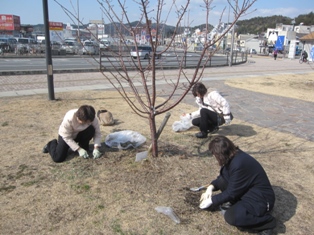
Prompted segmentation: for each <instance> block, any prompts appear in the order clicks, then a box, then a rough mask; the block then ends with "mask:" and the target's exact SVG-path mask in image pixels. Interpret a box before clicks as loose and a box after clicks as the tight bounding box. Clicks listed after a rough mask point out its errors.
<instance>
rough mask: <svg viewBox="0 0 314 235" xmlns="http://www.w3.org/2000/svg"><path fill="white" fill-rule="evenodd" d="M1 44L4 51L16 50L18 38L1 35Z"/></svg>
mask: <svg viewBox="0 0 314 235" xmlns="http://www.w3.org/2000/svg"><path fill="white" fill-rule="evenodd" d="M0 44H1V49H2V51H3V52H14V51H15V49H16V46H17V40H16V39H15V38H13V37H0Z"/></svg>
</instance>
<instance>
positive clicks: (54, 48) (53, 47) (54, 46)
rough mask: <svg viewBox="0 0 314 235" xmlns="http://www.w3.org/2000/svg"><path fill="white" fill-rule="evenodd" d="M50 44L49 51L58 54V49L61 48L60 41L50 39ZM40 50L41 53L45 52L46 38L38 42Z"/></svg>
mask: <svg viewBox="0 0 314 235" xmlns="http://www.w3.org/2000/svg"><path fill="white" fill-rule="evenodd" d="M50 45H51V51H52V54H57V55H59V54H60V50H61V49H62V44H61V42H57V41H50ZM40 52H41V53H45V52H46V40H42V41H41V43H40Z"/></svg>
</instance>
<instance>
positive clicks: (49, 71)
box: [43, 0, 55, 100]
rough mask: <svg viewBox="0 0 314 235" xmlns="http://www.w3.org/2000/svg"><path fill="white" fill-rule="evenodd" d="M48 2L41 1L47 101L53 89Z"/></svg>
mask: <svg viewBox="0 0 314 235" xmlns="http://www.w3.org/2000/svg"><path fill="white" fill-rule="evenodd" d="M47 1H48V0H43V12H44V25H45V42H46V65H47V80H48V92H49V100H54V99H55V95H54V87H53V67H52V58H51V44H50V34H49V15H48V2H47Z"/></svg>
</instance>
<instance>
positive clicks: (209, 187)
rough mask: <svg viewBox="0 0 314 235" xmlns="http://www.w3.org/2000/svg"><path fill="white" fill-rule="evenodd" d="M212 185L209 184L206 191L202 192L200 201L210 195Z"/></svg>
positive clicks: (212, 189)
mask: <svg viewBox="0 0 314 235" xmlns="http://www.w3.org/2000/svg"><path fill="white" fill-rule="evenodd" d="M213 191H214V186H213V185H212V184H211V185H209V186H208V187H207V189H206V192H205V193H203V194H202V196H201V199H200V201H204V200H207V199H208V198H211V197H212V194H213Z"/></svg>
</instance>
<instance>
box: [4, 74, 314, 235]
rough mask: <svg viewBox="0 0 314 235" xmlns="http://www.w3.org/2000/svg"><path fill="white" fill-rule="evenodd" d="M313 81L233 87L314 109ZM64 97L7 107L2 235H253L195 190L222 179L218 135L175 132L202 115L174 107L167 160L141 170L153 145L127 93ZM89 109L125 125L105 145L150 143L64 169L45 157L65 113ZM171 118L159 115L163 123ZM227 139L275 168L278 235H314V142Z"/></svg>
mask: <svg viewBox="0 0 314 235" xmlns="http://www.w3.org/2000/svg"><path fill="white" fill-rule="evenodd" d="M313 81H314V78H313V74H308V75H291V76H286V75H285V76H274V77H272V76H268V77H256V78H247V79H232V80H228V81H226V84H228V85H229V86H234V87H240V88H243V89H248V90H252V91H256V92H263V93H266V94H273V95H281V96H287V97H291V98H296V99H303V100H307V101H310V102H313V100H314V97H313V89H311V86H313ZM57 98H58V101H47V97H46V95H35V96H25V97H16V98H1V99H0V104H1V110H2V112H1V113H2V115H1V116H0V123H1V143H0V147H1V153H2V154H1V160H0V163H1V164H0V169H1V172H0V182H1V185H0V197H1V200H0V203H1V207H0V215H1V229H0V231H1V232H0V234H54V235H55V234H96V235H97V234H99V235H100V234H106V235H111V234H140V235H141V234H143V235H144V234H152V235H153V234H154V235H155V234H169V235H170V234H171V235H172V234H177V235H185V234H186V235H188V234H189V235H190V234H243V233H242V232H240V231H238V230H237V229H236V228H234V227H232V226H229V225H228V224H226V223H225V221H224V219H223V217H222V215H221V214H220V212H219V211H215V212H208V211H202V210H200V209H199V208H198V205H199V198H200V195H201V192H191V191H189V188H190V187H195V186H200V185H203V184H206V183H208V182H210V181H211V180H212V179H214V178H215V177H216V176H217V175H218V173H219V166H218V164H217V162H216V160H215V159H214V158H213V157H212V156H211V155H209V154H208V152H207V146H208V143H209V142H210V140H211V138H212V136H210V137H209V138H208V139H205V140H200V139H197V138H195V137H194V134H195V133H196V132H197V129H195V128H191V129H190V130H188V131H186V132H182V133H175V132H173V131H172V128H171V125H172V123H173V122H174V121H176V120H178V117H179V115H180V114H181V112H182V110H185V111H187V112H188V111H194V110H195V108H196V107H195V106H190V105H186V104H183V103H182V104H180V105H178V106H177V107H176V108H175V109H173V110H172V112H171V113H172V115H171V117H170V119H169V121H168V123H167V125H166V127H165V129H164V131H163V132H162V134H161V137H160V140H159V157H158V158H151V157H149V158H148V159H147V160H144V161H141V162H135V156H136V154H137V153H138V152H141V151H145V150H147V148H148V146H149V144H150V132H149V126H148V121H147V120H146V119H142V118H139V117H138V116H137V115H136V114H134V113H133V112H132V110H131V109H130V108H129V107H128V106H127V105H126V104H125V102H124V101H123V100H122V98H121V97H120V96H119V95H118V93H117V92H108V91H84V93H82V92H67V93H58V94H57ZM83 104H90V105H93V106H94V107H95V109H103V108H105V109H107V110H109V111H111V112H112V113H113V116H114V119H115V120H116V125H114V126H110V127H103V126H102V127H101V131H102V134H103V141H104V139H105V137H106V136H107V135H108V134H109V133H112V132H116V131H120V130H132V131H137V132H139V133H141V134H142V135H144V136H145V137H146V138H147V142H146V143H145V144H143V145H142V146H141V147H139V148H137V149H129V150H117V149H111V148H108V147H107V146H105V145H104V144H103V146H102V151H104V152H105V155H104V156H103V157H101V158H99V159H97V160H93V159H87V160H86V159H82V158H80V157H78V155H77V154H76V153H71V154H70V156H69V158H68V160H67V161H66V162H64V163H60V164H56V163H54V162H53V161H52V160H51V158H50V157H49V156H48V155H47V154H42V153H41V150H42V147H43V146H44V145H45V144H46V143H47V141H49V140H51V139H53V138H56V137H57V130H58V127H59V124H60V122H61V121H62V118H63V116H64V114H65V112H66V111H68V110H69V109H72V108H77V107H79V106H80V105H83ZM117 104H119V105H117ZM162 119H163V116H162V115H160V116H158V118H157V125H159V124H160V123H161V121H162ZM219 134H222V135H226V136H227V137H228V138H230V139H231V140H233V141H234V142H235V143H236V144H237V145H238V146H239V147H240V148H241V149H243V150H244V151H246V152H248V153H249V154H251V155H252V156H253V157H255V158H256V159H257V160H258V161H259V162H260V163H261V164H262V165H263V167H264V168H265V170H266V172H267V174H268V176H269V178H270V181H271V183H272V185H273V187H274V190H275V193H276V196H277V200H276V204H275V209H274V212H273V214H274V216H275V217H276V218H277V220H278V225H277V228H276V233H279V234H280V233H285V234H311V233H312V232H313V230H314V225H313V223H312V222H311V221H312V217H313V215H314V214H313V210H312V209H311V208H313V207H314V202H313V199H312V196H313V195H314V190H313V185H314V182H313V179H314V170H313V169H314V159H313V151H314V143H313V142H310V141H307V140H305V139H301V138H297V137H295V136H293V135H291V134H287V133H281V132H278V131H275V130H272V129H268V128H261V127H259V126H256V125H252V124H248V123H246V122H244V121H241V120H239V119H235V120H234V121H233V122H232V124H231V125H229V126H223V127H222V128H221V129H220V131H219ZM157 206H166V207H171V208H172V209H173V210H174V211H175V213H176V214H177V215H178V217H179V218H180V220H181V222H180V224H176V223H175V222H174V221H172V220H171V219H170V218H169V217H167V216H165V215H163V214H160V213H158V212H157V211H156V210H155V208H156V207H157Z"/></svg>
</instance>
